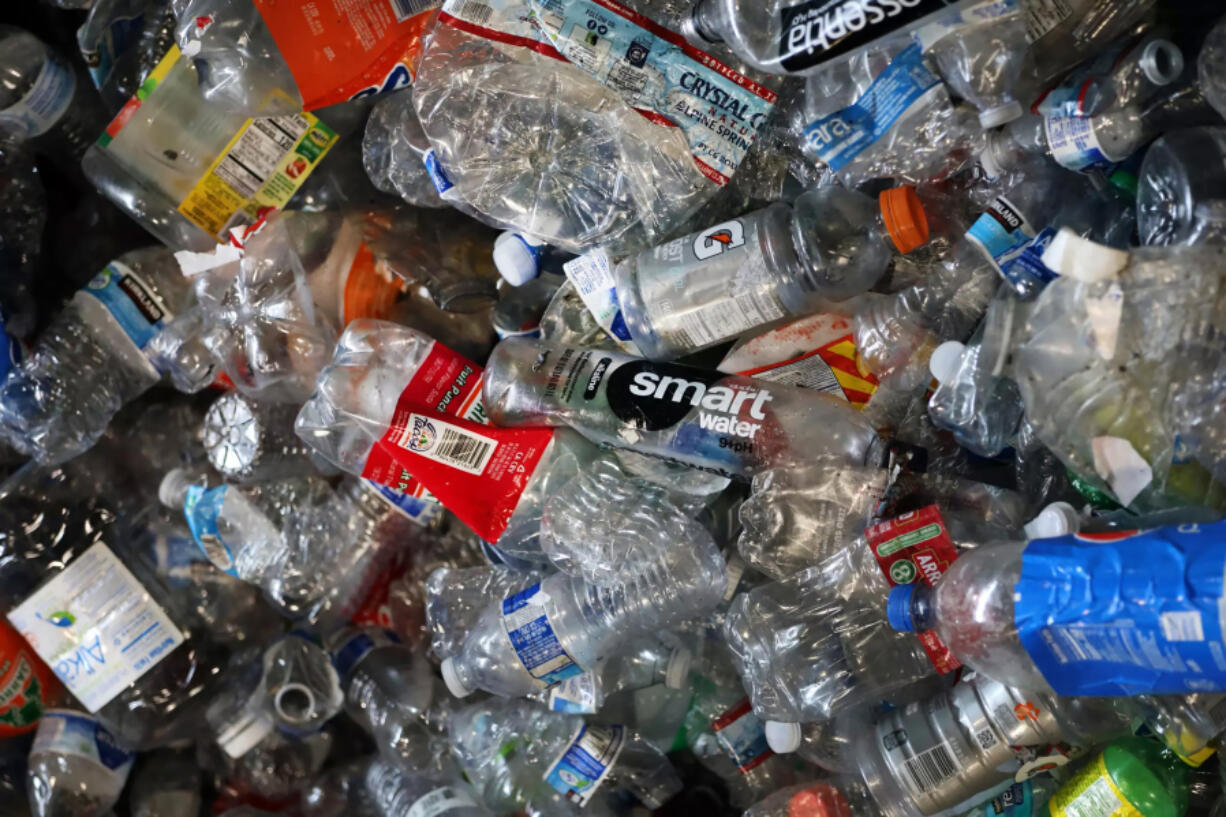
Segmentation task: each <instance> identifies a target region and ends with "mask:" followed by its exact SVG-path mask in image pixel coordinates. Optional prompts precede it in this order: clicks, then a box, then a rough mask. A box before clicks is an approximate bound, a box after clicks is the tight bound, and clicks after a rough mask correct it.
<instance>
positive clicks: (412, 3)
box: [390, 0, 438, 23]
mask: <svg viewBox="0 0 1226 817" xmlns="http://www.w3.org/2000/svg"><path fill="white" fill-rule="evenodd" d="M390 2H391V4H392V13H393V14H395V15H396V22H398V23H402V22H404V21H405V20H407V19H409V18H410V17H413V16H415V15H417V14H421V13H422V12H423V11H429V10H430V9H432V8H434V7H435V6H437V5H438V2H437V0H390Z"/></svg>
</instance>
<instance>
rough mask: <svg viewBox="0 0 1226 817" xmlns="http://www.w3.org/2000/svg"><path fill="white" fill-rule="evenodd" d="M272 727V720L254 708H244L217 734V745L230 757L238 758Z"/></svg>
mask: <svg viewBox="0 0 1226 817" xmlns="http://www.w3.org/2000/svg"><path fill="white" fill-rule="evenodd" d="M273 729H274V726H273V722H272V720H271V719H270V718H269V717H268V716H267V715H265V714H264V713H262V712H259V711H258V710H255V709H245V710H243V712H242V713H240V715H239V719H238V720H237V721H235V722H234V723H232V724H230V725H229V726H228V727H226V728H225V729H224V730H222V732H221V733H220V734H219V735H218V736H217V745H218V746H220V747H221V750H222V751H223V752H225V753H226V754H227V755H228V756H230V757H232V758H239V757H242V756H243V755H245V754H247V753H248V752H250V751H251V750H252V749H254V748H255V746H256V744H258V743H259V742H260V741H262V740H263V739H264V738H266V737H268V735H269V734H271V733H272V731H273Z"/></svg>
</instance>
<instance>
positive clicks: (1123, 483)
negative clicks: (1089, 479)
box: [1090, 437, 1154, 505]
mask: <svg viewBox="0 0 1226 817" xmlns="http://www.w3.org/2000/svg"><path fill="white" fill-rule="evenodd" d="M1090 445H1091V448H1092V450H1093V452H1094V470H1095V471H1097V472H1098V475H1099V476H1100V477H1102V478H1103V479H1105V480H1106V481H1107V484H1108V485H1110V486H1111V491H1112V492H1113V493H1114V494H1115V497H1116V499H1118V500H1119V501H1120V504H1121V505H1131V504H1132V501H1133V500H1134V499H1136V498H1137V495H1138V494H1140V493H1141V491H1143V490H1145V486H1147V485H1149V483H1150V482H1152V481H1153V479H1154V471H1153V469H1152V468H1150V466H1149V463H1148V462H1146V461H1145V459H1144V458H1143V457H1142V456H1141V455H1140V454H1138V453H1137V449H1135V448H1133V447H1132V443H1130V442H1128V441H1127V440H1125V439H1122V438H1120V437H1095V438H1094V439H1093V440H1092V441H1091V443H1090Z"/></svg>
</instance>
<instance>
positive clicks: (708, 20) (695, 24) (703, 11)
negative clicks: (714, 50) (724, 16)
mask: <svg viewBox="0 0 1226 817" xmlns="http://www.w3.org/2000/svg"><path fill="white" fill-rule="evenodd" d="M719 23H720V13H719V10H718V8H717V6H716V4H715V2H714V0H698V2H696V3H695V4H694V7H693V8H691V9H690V13H689V16H687V17H686V18H685V20H684V21H683V22H682V34H684V35H685V37H686V39H688V40H690V42H691V43H694V40H699V41H701V42H704V43H708V44H711V45H718V44H719V43H722V42H723V41H724V38H723V37H721V36H720V34H719V30H720V28H721V26H720V24H719Z"/></svg>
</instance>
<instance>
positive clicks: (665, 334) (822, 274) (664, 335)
mask: <svg viewBox="0 0 1226 817" xmlns="http://www.w3.org/2000/svg"><path fill="white" fill-rule="evenodd" d="M927 240H928V222H927V220H926V218H925V214H924V205H923V204H922V203H921V200H920V197H919V196H918V195H917V194H916V192H915V189H914V188H912V187H897V188H893V189H890V190H887V191H884V192H883V193H881V195H880V196H879V197H878V200H877V201H876V202H874V201H873V200H872V198H870V197H869V196H866V195H864V194H862V193H858V192H856V191H853V190H845V189H843V188H841V187H822V188H818V189H816V190H811V191H809V192H807V193H805V194H804V195H802V196H801V197H800V198H798V199H797V200H796V202H795V203H794V204H792V205H791V206H789V205H787V204H785V203H783V202H779V203H776V204H774V205H771V206H770V207H768V208H767V209H765V210H759V211H757V212H755V213H750V214H749V215H746V216H743V217H741V218H738V219H734V220H732V221H726V222H723V223H721V224H717V225H715V226H713V227H709V228H707V229H706V230H703V231H701V232H698V233H694V234H692V235H688V236H685V237H682V238H678V239H676V240H675V241H671V242H669V243H668V244H664V245H661V246H658V247H655V248H654V249H651V250H644V251H643V252H641V253H639V254H638V255H635V256H631V257H629V258H627V259H626V260H624V261H622V262H621V263H620V264H618V265H617V270H616V273H615V274H616V280H617V284H616V286H617V298H618V303H619V305H620V306H621V310H622V315H623V316H624V319H625V322H626V328H627V329H629V331H630V335H631V337H632V339H633V341H634V344H635V346H637V347H638V349H639V351H641V352H642V353H643V354H644V355H645V356H646V357H648V358H650V359H652V360H670V359H673V358H677V357H681V356H683V355H686V354H688V353H690V352H694V351H697V350H699V349H705V348H707V347H709V346H714V345H715V344H717V343H720V342H722V341H725V340H728V339H730V338H735V337H737V336H738V335H741V334H743V333H745V332H748V331H751V330H757V329H762V328H768V327H770V326H772V325H776V324H779V323H782V322H784V321H786V320H788V319H791V318H796V317H799V316H802V315H806V314H809V313H811V312H814V311H816V310H817V307H818V306H819V305H820V304H822V303H823V302H824V301H825V300H827V299H831V300H842V299H845V298H849V297H851V296H853V295H858V294H860V293H861V292H865V291H867V290H868V289H869V288H870V287H871V286H873V285H874V284H875V283H876V282H877V280H878V279H879V278H880V277H881V276H882V275H883V274H884V273H885V270H886V268H887V267H888V266H889V263H890V260H891V258H892V257H893V254H894V252H895V251H897V252H900V253H908V252H910V251H911V250H913V249H915V248H916V247H919V246H921V245H922V244H924V243H925V242H927Z"/></svg>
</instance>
